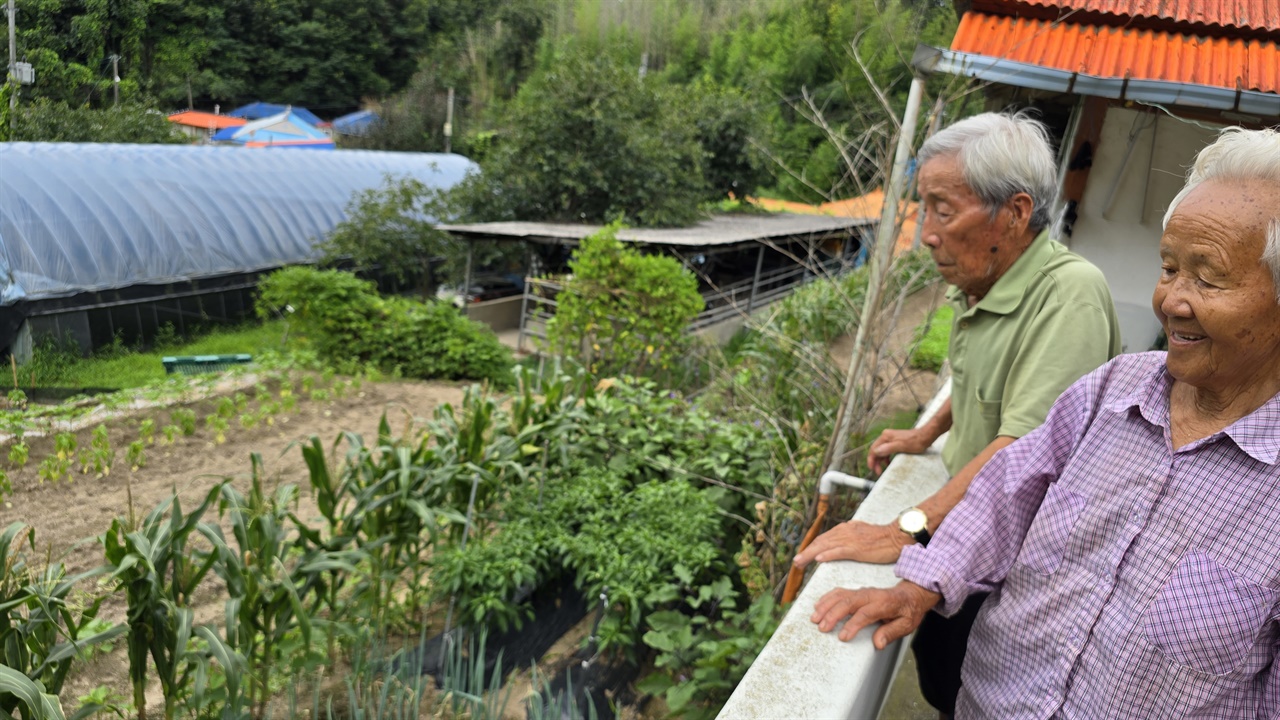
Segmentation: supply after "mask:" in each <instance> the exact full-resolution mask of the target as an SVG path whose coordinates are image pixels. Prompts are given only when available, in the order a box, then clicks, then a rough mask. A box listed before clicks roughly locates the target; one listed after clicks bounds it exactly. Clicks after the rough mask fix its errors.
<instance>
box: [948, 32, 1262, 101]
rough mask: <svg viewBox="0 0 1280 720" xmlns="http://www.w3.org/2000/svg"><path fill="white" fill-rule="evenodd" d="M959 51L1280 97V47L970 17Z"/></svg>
mask: <svg viewBox="0 0 1280 720" xmlns="http://www.w3.org/2000/svg"><path fill="white" fill-rule="evenodd" d="M951 49H952V50H957V51H960V52H966V53H973V54H975V55H985V56H988V57H994V58H1003V59H1006V60H1014V61H1017V62H1023V63H1029V64H1032V65H1039V66H1042V67H1049V68H1056V69H1058V70H1066V71H1069V72H1078V73H1086V74H1089V75H1097V76H1100V77H1112V78H1133V79H1142V80H1169V81H1173V82H1186V83H1196V84H1200V85H1211V86H1216V87H1224V88H1229V89H1232V90H1235V89H1243V90H1257V91H1260V92H1269V93H1277V92H1280V71H1278V68H1280V47H1278V46H1277V44H1276V43H1274V42H1270V41H1263V40H1239V39H1233V40H1228V39H1225V38H1210V37H1194V36H1190V35H1180V34H1176V33H1167V32H1156V31H1152V30H1131V29H1124V28H1116V27H1102V26H1097V25H1075V24H1071V23H1059V24H1054V23H1050V22H1048V21H1044V20H1024V19H1018V18H1011V17H999V16H995V15H987V14H985V13H978V12H968V13H965V15H964V17H963V18H961V20H960V27H959V28H958V29H957V30H956V34H955V39H954V40H953V41H952V43H951Z"/></svg>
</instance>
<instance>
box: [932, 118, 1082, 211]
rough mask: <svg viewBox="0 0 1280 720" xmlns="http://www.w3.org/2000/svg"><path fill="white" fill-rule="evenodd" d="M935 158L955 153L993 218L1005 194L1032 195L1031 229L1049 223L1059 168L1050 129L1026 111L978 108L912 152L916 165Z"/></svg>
mask: <svg viewBox="0 0 1280 720" xmlns="http://www.w3.org/2000/svg"><path fill="white" fill-rule="evenodd" d="M936 157H955V159H956V162H957V163H958V164H959V165H960V173H961V174H962V175H963V176H964V181H965V183H966V184H968V186H969V189H971V190H973V193H974V194H975V195H977V196H978V199H979V200H981V201H982V204H983V205H985V206H986V207H987V209H988V210H990V211H991V216H992V217H993V218H994V217H995V214H996V212H998V211H999V210H1000V208H1001V206H1003V205H1004V204H1005V203H1006V202H1008V201H1009V198H1011V197H1013V196H1014V195H1017V194H1018V193H1026V194H1028V195H1030V196H1031V200H1032V202H1033V203H1034V204H1033V207H1032V211H1031V225H1030V227H1031V229H1032V230H1035V231H1036V232H1039V231H1040V230H1043V229H1045V228H1047V227H1049V225H1051V224H1052V223H1053V216H1052V213H1053V201H1054V198H1056V197H1057V195H1058V187H1057V170H1056V167H1055V164H1054V159H1053V149H1052V148H1051V147H1050V145H1049V131H1048V130H1046V129H1045V127H1044V125H1043V124H1041V123H1040V122H1039V121H1037V120H1034V119H1032V118H1031V117H1029V116H1027V115H1026V114H1024V113H1017V114H1014V115H1007V114H1004V113H982V114H981V115H974V116H973V117H970V118H965V119H964V120H961V121H960V122H958V123H955V124H954V125H951V126H949V127H947V128H946V129H944V130H941V131H939V132H938V133H936V134H934V136H933V137H931V138H929V139H928V140H926V141H925V142H924V145H922V146H921V147H920V152H918V153H917V154H916V162H917V167H924V166H925V163H927V162H929V161H930V160H932V159H934V158H936Z"/></svg>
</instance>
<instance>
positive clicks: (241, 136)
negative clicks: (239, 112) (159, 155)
mask: <svg viewBox="0 0 1280 720" xmlns="http://www.w3.org/2000/svg"><path fill="white" fill-rule="evenodd" d="M211 139H212V140H213V142H225V143H231V144H233V145H240V146H242V147H252V148H261V147H284V148H310V149H313V150H332V149H333V147H334V145H333V138H331V137H329V136H328V135H325V134H324V132H323V131H321V130H320V128H317V127H315V126H314V125H312V124H311V123H308V122H307V121H306V120H304V119H302V117H301V116H300V115H298V113H297V112H295V111H294V110H292V109H289V108H286V109H285V110H284V111H283V112H280V113H277V114H275V115H272V116H270V117H265V118H262V119H261V120H254V121H253V122H250V123H245V124H244V125H241V126H240V127H233V128H225V129H223V130H219V131H218V132H217V133H215V134H214V136H213V138H211Z"/></svg>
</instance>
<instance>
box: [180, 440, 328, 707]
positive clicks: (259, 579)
mask: <svg viewBox="0 0 1280 720" xmlns="http://www.w3.org/2000/svg"><path fill="white" fill-rule="evenodd" d="M252 466H253V471H252V484H251V486H250V490H249V494H248V495H247V496H246V495H244V494H242V493H240V491H238V490H236V489H235V488H234V487H232V486H231V484H230V482H224V483H222V485H221V486H220V493H219V500H218V515H219V517H220V518H222V519H224V520H229V521H230V524H231V534H232V536H233V537H234V538H235V541H236V547H235V548H234V549H233V548H232V547H231V546H230V545H229V544H228V543H227V540H226V537H225V536H224V535H223V533H222V528H221V527H219V526H218V525H212V524H210V525H205V526H203V527H201V529H200V532H201V534H202V535H204V536H205V537H206V538H207V539H208V540H209V542H210V543H211V544H212V545H213V552H212V554H211V555H210V557H211V558H213V559H214V561H213V565H212V567H213V571H214V573H215V574H217V575H218V576H219V577H221V578H222V580H223V582H224V583H225V584H226V587H227V592H228V594H229V595H230V599H229V600H228V601H227V607H226V618H227V640H226V641H227V643H228V645H229V646H230V647H231V648H233V649H234V650H236V651H238V652H239V653H240V654H241V655H242V656H243V657H244V658H245V659H246V660H247V662H248V667H249V670H250V672H249V688H248V698H249V701H250V703H255V702H256V716H257V717H262V716H263V713H264V711H265V709H266V704H267V700H268V698H269V695H270V683H269V680H270V677H271V673H272V671H273V669H274V666H275V664H276V663H277V662H279V661H280V659H281V645H282V641H283V640H284V638H285V636H286V635H287V634H289V633H290V632H292V631H293V630H295V629H297V630H298V631H300V632H301V634H302V638H303V643H304V647H303V652H304V653H306V652H309V651H310V644H311V620H310V617H309V616H308V614H307V611H306V610H305V609H304V608H303V605H302V599H301V598H300V597H299V596H298V592H297V585H298V584H299V582H298V580H297V579H295V577H294V576H293V574H292V573H291V572H290V570H289V568H288V566H287V565H286V562H287V561H288V559H289V551H290V547H291V528H290V527H289V523H288V519H289V506H290V505H292V504H293V503H294V502H295V501H296V499H297V495H298V488H297V486H296V485H292V484H286V485H281V486H280V487H279V488H277V490H276V492H275V494H274V495H272V496H268V495H267V494H266V493H265V492H264V491H263V488H262V457H261V456H260V455H258V454H257V453H254V454H253V456H252Z"/></svg>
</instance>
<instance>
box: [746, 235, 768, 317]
mask: <svg viewBox="0 0 1280 720" xmlns="http://www.w3.org/2000/svg"><path fill="white" fill-rule="evenodd" d="M762 267H764V243H760V252H758V253H756V275H755V277H754V278H752V280H751V295H750V296H749V297H748V298H747V316H748V317H750V316H751V311H752V310H755V308H756V291H757V290H759V289H760V269H761V268H762Z"/></svg>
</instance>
